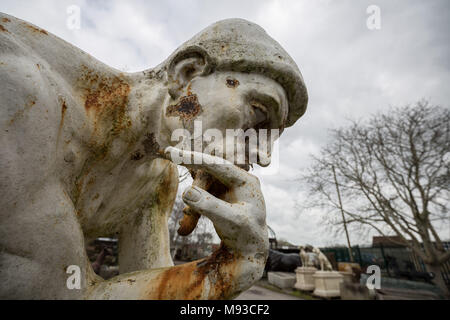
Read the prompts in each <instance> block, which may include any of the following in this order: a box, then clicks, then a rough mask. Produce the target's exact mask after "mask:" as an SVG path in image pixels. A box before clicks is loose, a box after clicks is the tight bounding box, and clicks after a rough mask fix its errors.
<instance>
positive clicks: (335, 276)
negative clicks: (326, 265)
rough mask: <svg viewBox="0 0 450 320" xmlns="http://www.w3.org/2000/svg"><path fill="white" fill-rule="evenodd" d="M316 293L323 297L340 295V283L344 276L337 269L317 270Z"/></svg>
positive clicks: (315, 276)
mask: <svg viewBox="0 0 450 320" xmlns="http://www.w3.org/2000/svg"><path fill="white" fill-rule="evenodd" d="M313 278H314V284H315V287H316V288H315V290H314V292H313V294H314V295H316V296H319V297H323V298H334V297H340V295H341V292H340V289H339V284H340V283H341V282H343V281H344V277H343V276H342V275H341V274H340V273H339V272H337V271H317V272H316V273H315V274H314V275H313Z"/></svg>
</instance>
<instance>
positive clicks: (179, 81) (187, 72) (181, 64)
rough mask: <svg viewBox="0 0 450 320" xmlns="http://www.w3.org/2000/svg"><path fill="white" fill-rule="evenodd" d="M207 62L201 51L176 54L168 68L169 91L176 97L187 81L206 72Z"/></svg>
mask: <svg viewBox="0 0 450 320" xmlns="http://www.w3.org/2000/svg"><path fill="white" fill-rule="evenodd" d="M207 68H208V63H207V62H206V57H205V55H204V54H203V53H201V52H197V51H193V52H189V53H185V54H182V55H178V57H176V58H175V59H174V60H173V61H172V63H171V64H170V67H169V70H168V80H169V93H170V95H171V96H172V98H177V97H178V96H179V95H180V93H181V92H182V90H183V88H185V87H186V86H187V85H188V84H189V82H190V81H191V80H192V79H193V78H195V77H197V76H200V75H202V74H205V73H206V70H207Z"/></svg>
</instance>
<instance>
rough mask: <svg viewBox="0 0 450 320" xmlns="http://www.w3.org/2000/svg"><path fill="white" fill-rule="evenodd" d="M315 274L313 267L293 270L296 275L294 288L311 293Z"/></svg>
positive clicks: (315, 270)
mask: <svg viewBox="0 0 450 320" xmlns="http://www.w3.org/2000/svg"><path fill="white" fill-rule="evenodd" d="M316 272H317V269H316V268H314V267H299V268H297V269H295V273H296V274H297V282H296V283H295V288H297V289H299V290H303V291H313V290H314V288H315V284H314V278H313V275H314V273H316Z"/></svg>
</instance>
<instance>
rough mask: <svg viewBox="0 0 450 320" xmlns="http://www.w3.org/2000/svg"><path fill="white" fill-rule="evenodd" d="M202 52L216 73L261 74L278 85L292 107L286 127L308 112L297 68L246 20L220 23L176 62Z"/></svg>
mask: <svg viewBox="0 0 450 320" xmlns="http://www.w3.org/2000/svg"><path fill="white" fill-rule="evenodd" d="M190 52H192V53H193V52H197V53H198V52H201V53H202V54H203V55H204V56H205V57H206V59H207V60H208V61H207V62H208V65H209V66H210V68H212V70H218V71H220V70H227V71H237V72H248V73H259V74H263V75H265V76H267V77H269V78H271V79H273V80H275V81H277V82H278V83H279V84H280V85H281V86H282V87H283V88H284V90H285V91H286V95H287V98H288V103H289V110H288V114H287V115H286V121H285V123H284V126H285V127H290V126H292V125H293V124H294V123H295V122H296V121H297V119H298V118H300V117H301V116H302V115H303V114H304V113H305V110H306V105H307V103H308V93H307V91H306V86H305V83H304V81H303V77H302V74H301V72H300V70H299V69H298V67H297V64H296V63H295V62H294V60H293V59H292V58H291V57H290V56H289V54H288V53H287V52H286V51H285V50H284V49H283V48H282V47H281V45H280V44H279V43H278V42H277V41H275V40H274V39H272V38H271V37H270V36H269V35H268V34H267V33H266V31H265V30H264V29H263V28H261V27H260V26H258V25H257V24H254V23H252V22H249V21H247V20H244V19H227V20H222V21H218V22H216V23H214V24H212V25H210V26H209V27H207V28H206V29H204V30H203V31H201V32H200V33H198V34H197V35H195V36H194V37H193V38H192V39H190V40H188V41H187V42H185V43H184V44H183V45H181V46H180V47H179V48H178V49H177V50H176V51H175V52H174V54H173V55H172V56H171V58H170V59H171V60H172V62H173V61H174V60H176V61H179V60H180V58H182V57H184V56H186V55H189V53H190Z"/></svg>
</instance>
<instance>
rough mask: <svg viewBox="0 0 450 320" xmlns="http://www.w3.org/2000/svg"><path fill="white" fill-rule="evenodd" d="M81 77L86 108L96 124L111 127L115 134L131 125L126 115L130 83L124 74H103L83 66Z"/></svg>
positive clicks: (103, 127) (104, 127)
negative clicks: (109, 75)
mask: <svg viewBox="0 0 450 320" xmlns="http://www.w3.org/2000/svg"><path fill="white" fill-rule="evenodd" d="M82 69H83V70H82V73H83V76H82V77H81V78H80V79H79V80H80V82H81V86H82V88H83V91H84V99H85V103H84V108H85V110H86V112H87V113H88V115H89V116H91V117H92V118H93V119H92V120H93V122H94V124H95V128H94V131H97V130H98V129H100V128H97V126H98V125H100V126H102V128H101V129H103V130H105V129H107V128H108V127H109V130H110V132H111V133H112V134H113V135H116V134H118V133H119V132H120V131H122V130H123V129H125V128H129V127H130V126H131V120H130V119H129V117H128V116H127V115H126V108H127V104H128V95H129V93H130V85H129V84H128V83H127V82H126V80H125V78H124V77H123V76H111V77H107V76H103V75H99V74H98V73H96V72H95V71H92V70H90V69H88V68H87V67H85V66H82Z"/></svg>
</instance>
